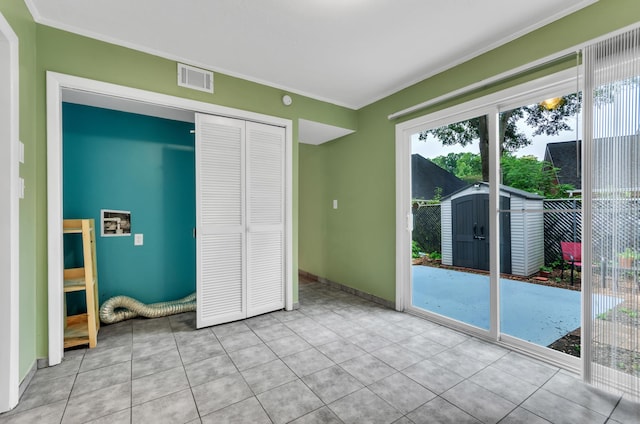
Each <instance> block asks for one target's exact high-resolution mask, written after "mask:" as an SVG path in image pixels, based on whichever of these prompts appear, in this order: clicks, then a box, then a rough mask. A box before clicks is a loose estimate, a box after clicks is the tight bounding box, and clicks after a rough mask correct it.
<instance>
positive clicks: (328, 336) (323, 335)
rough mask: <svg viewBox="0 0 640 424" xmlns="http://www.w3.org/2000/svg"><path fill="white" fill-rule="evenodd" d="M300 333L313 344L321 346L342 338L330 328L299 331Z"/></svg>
mask: <svg viewBox="0 0 640 424" xmlns="http://www.w3.org/2000/svg"><path fill="white" fill-rule="evenodd" d="M298 335H299V336H300V337H302V338H303V339H305V340H306V341H307V342H308V343H309V344H311V345H313V346H320V345H323V344H327V343H330V342H333V341H336V340H342V338H341V337H340V336H339V335H337V334H336V333H334V332H333V331H331V330H329V329H328V328H324V327H322V328H316V329H312V330H304V331H300V332H298Z"/></svg>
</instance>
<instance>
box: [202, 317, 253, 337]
mask: <svg viewBox="0 0 640 424" xmlns="http://www.w3.org/2000/svg"><path fill="white" fill-rule="evenodd" d="M247 331H251V329H250V328H249V326H248V325H247V324H245V323H244V322H243V321H235V322H230V323H228V324H218V325H215V326H213V327H211V332H213V334H215V336H216V337H218V339H219V338H220V337H224V336H229V335H232V334H239V333H245V332H247Z"/></svg>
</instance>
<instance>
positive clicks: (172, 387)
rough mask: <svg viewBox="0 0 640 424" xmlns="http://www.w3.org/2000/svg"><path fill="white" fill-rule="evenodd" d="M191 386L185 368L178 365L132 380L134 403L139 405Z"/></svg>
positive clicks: (132, 398)
mask: <svg viewBox="0 0 640 424" xmlns="http://www.w3.org/2000/svg"><path fill="white" fill-rule="evenodd" d="M188 387H189V381H188V380H187V376H186V374H185V372H184V368H182V367H176V368H172V369H170V370H167V371H162V372H159V373H155V374H151V375H148V376H145V377H142V378H138V379H135V380H133V381H132V382H131V390H132V396H131V400H132V403H133V405H139V404H141V403H144V402H148V401H150V400H153V399H157V398H159V397H164V396H166V395H168V394H171V393H175V392H178V391H180V390H182V389H186V388H188Z"/></svg>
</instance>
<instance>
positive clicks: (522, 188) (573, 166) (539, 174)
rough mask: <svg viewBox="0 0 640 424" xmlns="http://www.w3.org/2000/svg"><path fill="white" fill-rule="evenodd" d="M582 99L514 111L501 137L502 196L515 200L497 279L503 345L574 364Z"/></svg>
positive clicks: (565, 95)
mask: <svg viewBox="0 0 640 424" xmlns="http://www.w3.org/2000/svg"><path fill="white" fill-rule="evenodd" d="M580 97H581V96H580V94H577V93H575V92H573V93H571V92H562V91H560V92H557V93H553V96H552V95H550V94H546V95H545V96H534V97H532V98H531V97H530V98H528V99H527V100H526V101H525V102H523V103H519V104H517V105H516V106H515V107H513V106H508V107H506V108H504V110H502V111H501V112H500V115H499V125H500V129H499V132H498V134H499V137H500V138H501V139H500V140H499V144H500V148H501V152H500V169H499V178H500V182H501V185H500V192H501V196H504V197H507V198H508V200H509V201H508V202H506V203H504V202H503V204H501V205H500V207H499V217H500V234H501V238H503V239H505V243H501V244H500V250H501V255H500V257H501V261H503V260H507V261H510V262H509V263H508V265H509V267H508V268H509V272H508V273H503V274H502V275H501V277H500V279H499V293H500V308H499V312H500V334H501V336H500V337H501V339H503V340H509V341H512V342H515V343H521V344H522V342H527V343H530V344H533V345H535V346H536V347H542V348H550V349H553V350H555V351H558V352H562V353H565V354H568V355H572V356H575V357H579V356H580V352H581V350H580V333H581V324H580V323H581V317H582V310H581V293H580V290H581V287H582V284H581V283H582V278H581V271H582V266H581V265H582V263H581V246H582V243H581V242H582V234H581V227H582V213H581V205H582V200H581V192H582V171H581V158H582V140H581V137H580V135H579V128H580V125H581V114H580V109H581V107H580V105H581V103H580V102H581V98H580ZM505 206H506V207H505ZM507 253H508V254H507ZM502 268H503V269H504V268H505V264H504V263H502ZM532 348H533V347H532ZM537 350H540V349H537Z"/></svg>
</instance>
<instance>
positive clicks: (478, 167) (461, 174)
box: [431, 152, 482, 183]
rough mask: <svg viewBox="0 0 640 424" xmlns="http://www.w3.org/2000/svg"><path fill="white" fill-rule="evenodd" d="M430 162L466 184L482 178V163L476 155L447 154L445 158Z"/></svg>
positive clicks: (465, 153)
mask: <svg viewBox="0 0 640 424" xmlns="http://www.w3.org/2000/svg"><path fill="white" fill-rule="evenodd" d="M431 161H432V162H433V163H435V164H436V165H438V166H439V167H441V168H443V169H446V170H447V171H448V172H450V173H452V174H453V175H455V176H456V177H458V178H460V179H462V180H464V181H466V182H468V183H473V182H476V181H478V180H480V179H481V178H482V162H481V160H480V155H478V154H476V153H471V152H463V153H449V154H448V155H446V156H438V157H436V158H433V159H431Z"/></svg>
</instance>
